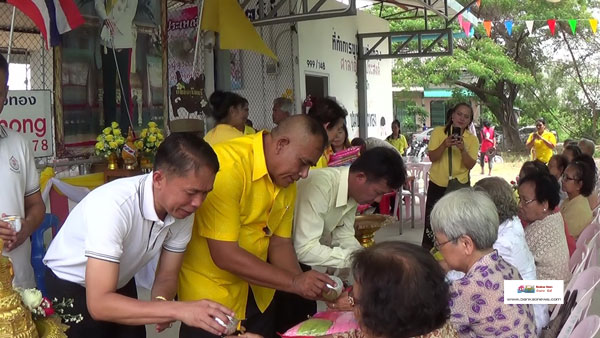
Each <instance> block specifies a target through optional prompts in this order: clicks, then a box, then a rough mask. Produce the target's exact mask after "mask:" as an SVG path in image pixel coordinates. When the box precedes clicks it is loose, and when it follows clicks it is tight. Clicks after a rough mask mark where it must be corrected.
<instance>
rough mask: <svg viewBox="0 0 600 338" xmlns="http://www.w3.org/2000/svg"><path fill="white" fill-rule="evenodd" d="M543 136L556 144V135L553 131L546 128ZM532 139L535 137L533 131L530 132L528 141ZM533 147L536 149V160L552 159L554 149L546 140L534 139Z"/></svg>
mask: <svg viewBox="0 0 600 338" xmlns="http://www.w3.org/2000/svg"><path fill="white" fill-rule="evenodd" d="M542 138H543V139H545V140H547V141H549V142H550V143H552V144H554V145H555V146H556V137H555V136H554V134H553V133H552V132H549V131H547V130H544V132H543V133H542ZM531 139H533V133H531V134H529V138H527V143H529V142H531ZM533 149H534V150H535V159H536V160H540V161H542V162H544V163H548V162H549V161H550V158H551V157H552V149H550V147H548V146H547V145H546V143H545V142H544V141H542V140H540V139H537V140H535V141H533Z"/></svg>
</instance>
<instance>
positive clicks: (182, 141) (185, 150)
mask: <svg viewBox="0 0 600 338" xmlns="http://www.w3.org/2000/svg"><path fill="white" fill-rule="evenodd" d="M202 167H208V168H209V169H211V170H212V171H213V172H215V173H216V172H217V171H219V159H218V158H217V154H216V153H215V151H214V150H213V149H212V148H211V147H210V145H209V144H208V143H206V141H204V140H203V139H202V137H200V136H199V135H197V134H195V133H172V134H171V135H169V136H167V137H166V138H165V140H164V141H163V142H162V143H161V144H160V146H159V147H158V150H157V151H156V157H155V158H154V170H155V171H156V170H163V171H165V172H166V173H167V174H173V175H176V176H185V175H186V174H187V173H188V172H189V171H191V170H193V171H198V170H199V169H200V168H202Z"/></svg>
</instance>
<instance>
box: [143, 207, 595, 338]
mask: <svg viewBox="0 0 600 338" xmlns="http://www.w3.org/2000/svg"><path fill="white" fill-rule="evenodd" d="M415 212H416V216H417V220H416V221H415V227H414V228H412V227H411V224H410V220H405V221H404V222H403V227H402V229H403V231H402V235H400V234H399V225H400V222H395V223H393V224H392V225H390V226H388V227H385V228H382V229H380V230H379V231H377V232H376V233H375V241H405V242H410V243H414V244H419V245H420V244H421V239H422V236H423V220H421V219H419V208H415ZM139 292H140V297H145V298H149V293H148V291H145V290H142V289H141V290H139ZM599 292H600V291H598V289H597V290H596V292H595V294H594V297H593V300H592V305H591V308H590V310H589V314H597V315H600V298H599V297H598V293H599ZM322 306H323V304H320V308H321V307H322ZM146 331H147V332H148V337H149V338H177V337H178V332H179V324H176V325H173V328H171V329H169V330H166V331H165V332H163V333H161V334H157V333H156V332H155V331H154V327H153V326H148V327H147V328H146ZM578 338H587V337H578ZM595 338H600V333H599V334H597V335H596V336H595Z"/></svg>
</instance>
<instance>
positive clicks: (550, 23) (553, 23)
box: [548, 19, 556, 35]
mask: <svg viewBox="0 0 600 338" xmlns="http://www.w3.org/2000/svg"><path fill="white" fill-rule="evenodd" d="M548 27H549V28H550V33H551V34H552V35H554V29H555V28H556V19H550V20H548Z"/></svg>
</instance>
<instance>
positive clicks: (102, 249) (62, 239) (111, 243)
mask: <svg viewBox="0 0 600 338" xmlns="http://www.w3.org/2000/svg"><path fill="white" fill-rule="evenodd" d="M193 221H194V215H193V214H192V215H190V216H188V217H186V218H184V219H175V218H173V217H172V216H171V215H167V217H166V218H165V221H164V222H163V221H161V220H160V219H159V218H158V216H157V215H156V211H155V209H154V193H153V190H152V173H150V174H146V175H140V176H134V177H129V178H122V179H118V180H115V181H112V182H110V183H107V184H104V185H102V186H100V187H98V188H96V189H95V190H93V191H92V192H90V193H89V194H88V195H87V196H86V197H85V198H84V199H83V200H82V201H81V202H80V203H79V204H77V206H76V207H75V208H74V209H73V211H71V213H70V214H69V217H68V218H67V220H66V221H65V224H64V225H63V226H62V228H61V230H60V231H59V232H58V235H57V236H56V238H54V240H53V241H52V243H51V244H50V247H49V248H48V252H47V253H46V256H45V257H44V263H45V264H46V265H47V266H48V267H49V268H50V269H51V270H52V271H53V272H54V274H56V276H58V277H59V278H60V279H63V280H67V281H70V282H73V283H77V284H79V285H82V286H85V267H86V263H87V259H88V257H92V258H96V259H101V260H105V261H108V262H114V263H119V279H118V283H117V288H122V287H123V286H125V284H127V283H128V282H129V281H130V280H131V278H133V276H134V275H135V274H136V273H137V272H138V271H139V270H140V269H141V268H142V267H144V266H145V265H146V264H147V263H148V262H149V261H150V260H151V259H152V258H153V257H154V256H156V255H159V254H160V252H161V249H163V248H164V249H165V250H168V251H172V252H181V253H183V252H184V251H185V248H186V246H187V243H188V242H189V240H190V237H191V235H192V224H193Z"/></svg>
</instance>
